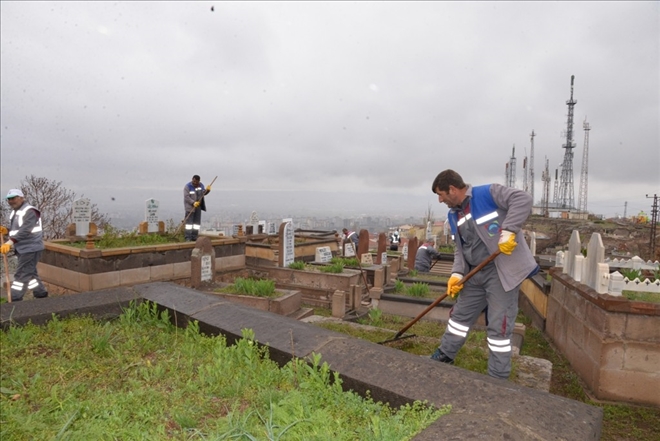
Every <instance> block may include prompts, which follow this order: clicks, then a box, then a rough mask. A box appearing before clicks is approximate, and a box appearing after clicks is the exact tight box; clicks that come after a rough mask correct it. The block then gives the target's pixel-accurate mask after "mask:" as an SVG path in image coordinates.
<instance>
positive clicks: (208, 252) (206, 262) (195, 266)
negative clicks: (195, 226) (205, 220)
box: [190, 236, 215, 288]
mask: <svg viewBox="0 0 660 441" xmlns="http://www.w3.org/2000/svg"><path fill="white" fill-rule="evenodd" d="M214 274H215V249H214V248H213V244H212V243H211V239H210V238H208V237H205V236H200V237H198V238H197V241H195V248H193V250H192V254H191V257H190V286H191V287H193V288H198V287H199V286H200V285H202V284H203V283H210V282H213V276H214Z"/></svg>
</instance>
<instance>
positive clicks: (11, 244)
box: [0, 189, 48, 302]
mask: <svg viewBox="0 0 660 441" xmlns="http://www.w3.org/2000/svg"><path fill="white" fill-rule="evenodd" d="M7 203H8V204H9V206H10V207H11V208H12V210H13V211H12V212H11V214H10V215H9V224H10V225H9V240H7V242H5V243H4V244H3V245H2V247H1V248H0V252H2V254H7V253H8V252H9V251H10V250H11V249H12V248H14V253H15V254H16V256H17V257H18V266H17V268H16V273H15V274H14V281H13V282H12V284H11V300H12V302H17V301H20V300H23V296H24V295H25V292H26V291H27V290H28V289H31V290H32V294H33V295H34V297H36V298H43V297H48V291H47V290H46V287H45V286H44V284H43V283H42V282H41V279H40V278H39V274H37V263H38V262H39V259H40V258H41V252H42V251H43V250H44V241H43V233H42V229H41V212H40V211H39V210H37V209H36V208H35V207H33V206H32V205H30V204H28V203H27V202H26V201H25V198H24V196H23V192H22V191H21V190H18V189H12V190H9V193H7Z"/></svg>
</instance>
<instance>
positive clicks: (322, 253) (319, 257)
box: [314, 247, 332, 263]
mask: <svg viewBox="0 0 660 441" xmlns="http://www.w3.org/2000/svg"><path fill="white" fill-rule="evenodd" d="M331 260H332V250H331V249H330V247H317V248H316V256H315V257H314V262H316V263H329V262H330V261H331Z"/></svg>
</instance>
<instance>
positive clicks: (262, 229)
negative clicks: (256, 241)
mask: <svg viewBox="0 0 660 441" xmlns="http://www.w3.org/2000/svg"><path fill="white" fill-rule="evenodd" d="M265 232H266V221H259V230H258V231H257V233H259V234H264V233H265Z"/></svg>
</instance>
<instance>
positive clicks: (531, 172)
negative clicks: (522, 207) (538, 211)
mask: <svg viewBox="0 0 660 441" xmlns="http://www.w3.org/2000/svg"><path fill="white" fill-rule="evenodd" d="M529 136H530V139H531V144H532V149H531V150H530V152H529V164H528V168H529V194H531V195H532V202H533V201H534V137H535V136H536V135H535V134H534V130H533V129H532V134H531V135H529Z"/></svg>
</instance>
